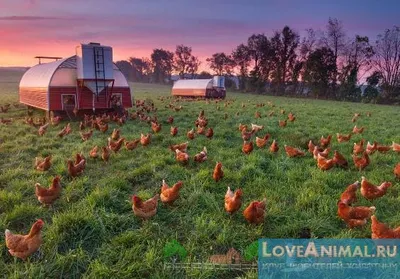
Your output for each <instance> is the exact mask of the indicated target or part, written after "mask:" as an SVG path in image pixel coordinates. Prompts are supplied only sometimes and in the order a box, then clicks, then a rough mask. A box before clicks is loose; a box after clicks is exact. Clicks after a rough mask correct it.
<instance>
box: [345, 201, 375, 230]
mask: <svg viewBox="0 0 400 279" xmlns="http://www.w3.org/2000/svg"><path fill="white" fill-rule="evenodd" d="M375 210H376V208H375V206H371V207H366V206H357V207H352V206H350V205H348V204H346V203H344V202H342V201H339V202H338V215H339V217H340V218H341V219H342V220H343V221H345V222H346V223H347V225H348V226H349V227H350V228H354V227H360V226H364V225H365V224H366V223H367V219H368V218H369V217H371V216H372V215H373V214H374V213H375Z"/></svg>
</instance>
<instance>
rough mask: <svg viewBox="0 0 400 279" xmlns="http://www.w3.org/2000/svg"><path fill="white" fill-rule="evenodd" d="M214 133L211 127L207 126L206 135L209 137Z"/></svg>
mask: <svg viewBox="0 0 400 279" xmlns="http://www.w3.org/2000/svg"><path fill="white" fill-rule="evenodd" d="M213 135H214V130H213V129H212V128H208V130H207V132H206V137H207V138H209V139H211V138H212V137H213Z"/></svg>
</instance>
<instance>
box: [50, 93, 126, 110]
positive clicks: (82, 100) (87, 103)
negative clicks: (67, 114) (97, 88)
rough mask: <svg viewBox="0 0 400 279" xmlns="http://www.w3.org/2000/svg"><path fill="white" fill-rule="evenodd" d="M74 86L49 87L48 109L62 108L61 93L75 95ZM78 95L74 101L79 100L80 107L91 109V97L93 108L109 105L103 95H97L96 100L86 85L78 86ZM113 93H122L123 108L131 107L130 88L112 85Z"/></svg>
mask: <svg viewBox="0 0 400 279" xmlns="http://www.w3.org/2000/svg"><path fill="white" fill-rule="evenodd" d="M76 91H77V89H76V87H50V110H62V103H61V102H62V98H61V95H64V94H72V95H76ZM79 92H80V93H79V97H77V98H76V101H77V102H79V108H80V109H92V105H93V97H94V100H95V108H98V109H100V108H108V107H109V105H108V104H107V103H106V99H105V98H104V95H103V96H99V99H98V100H97V99H96V97H95V96H93V93H92V91H90V90H89V89H88V88H87V87H83V88H79ZM113 93H121V94H122V104H123V106H124V107H125V108H130V107H132V97H131V94H130V89H129V88H127V87H114V88H113Z"/></svg>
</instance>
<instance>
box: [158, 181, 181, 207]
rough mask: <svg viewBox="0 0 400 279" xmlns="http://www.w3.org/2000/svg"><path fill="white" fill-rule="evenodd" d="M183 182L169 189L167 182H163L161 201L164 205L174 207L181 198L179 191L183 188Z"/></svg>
mask: <svg viewBox="0 0 400 279" xmlns="http://www.w3.org/2000/svg"><path fill="white" fill-rule="evenodd" d="M182 186H183V182H182V181H178V182H177V183H175V184H174V186H172V187H169V186H168V184H167V183H165V180H163V181H162V186H161V195H160V199H161V201H162V202H163V203H166V204H169V205H172V204H173V203H174V201H176V199H178V197H179V190H180V189H181V188H182Z"/></svg>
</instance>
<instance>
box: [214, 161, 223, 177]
mask: <svg viewBox="0 0 400 279" xmlns="http://www.w3.org/2000/svg"><path fill="white" fill-rule="evenodd" d="M223 177H224V171H223V170H222V163H221V162H217V164H216V165H215V168H214V172H213V179H214V180H215V181H216V182H218V181H220V180H221V178H223Z"/></svg>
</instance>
